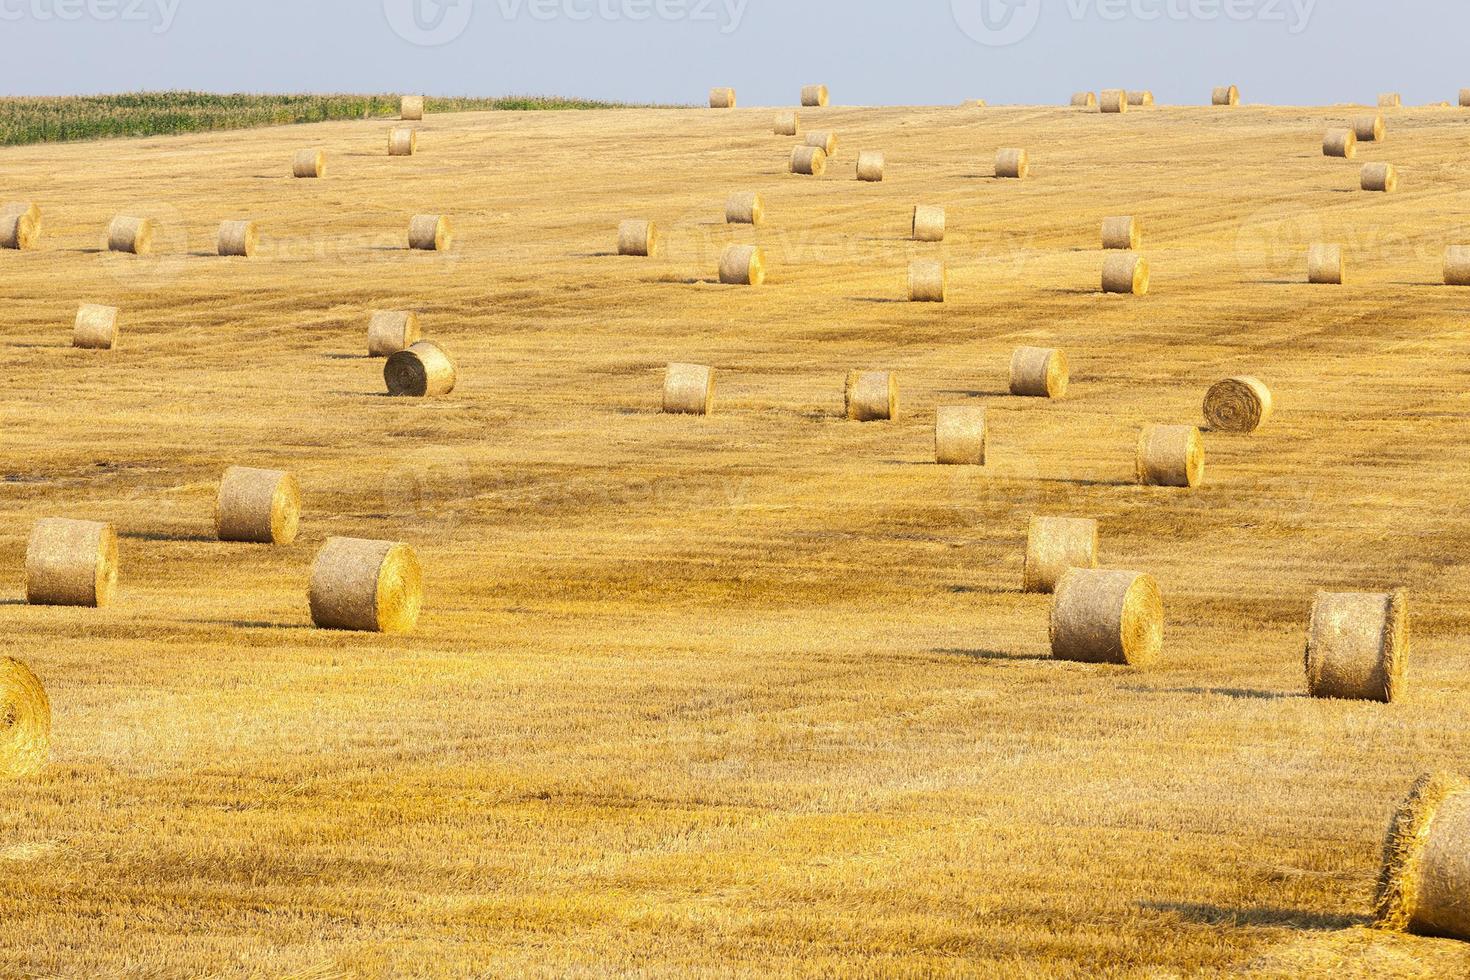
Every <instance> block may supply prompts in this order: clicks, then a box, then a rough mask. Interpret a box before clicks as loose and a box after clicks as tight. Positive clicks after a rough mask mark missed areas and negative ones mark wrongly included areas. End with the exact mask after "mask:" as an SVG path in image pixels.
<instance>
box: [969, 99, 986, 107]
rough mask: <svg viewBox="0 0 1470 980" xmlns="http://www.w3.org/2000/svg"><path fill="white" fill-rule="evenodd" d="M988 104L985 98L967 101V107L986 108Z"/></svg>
mask: <svg viewBox="0 0 1470 980" xmlns="http://www.w3.org/2000/svg"><path fill="white" fill-rule="evenodd" d="M986 105H988V103H987V102H986V101H985V100H984V99H971V100H970V101H968V102H966V103H965V107H966V108H969V109H984V108H985V107H986Z"/></svg>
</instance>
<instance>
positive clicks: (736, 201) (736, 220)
mask: <svg viewBox="0 0 1470 980" xmlns="http://www.w3.org/2000/svg"><path fill="white" fill-rule="evenodd" d="M765 220H766V202H765V199H764V198H762V197H761V196H760V194H759V192H757V191H741V192H739V193H736V194H731V195H730V199H729V200H728V201H726V202H725V223H726V224H731V225H759V224H764V223H765Z"/></svg>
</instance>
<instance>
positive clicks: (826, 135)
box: [804, 132, 837, 157]
mask: <svg viewBox="0 0 1470 980" xmlns="http://www.w3.org/2000/svg"><path fill="white" fill-rule="evenodd" d="M804 140H805V143H806V145H807V146H819V147H821V148H822V152H823V153H825V154H826V155H827V156H828V157H835V156H836V155H837V134H836V133H832V132H818V133H812V132H809V133H807V134H806V136H805V138H804Z"/></svg>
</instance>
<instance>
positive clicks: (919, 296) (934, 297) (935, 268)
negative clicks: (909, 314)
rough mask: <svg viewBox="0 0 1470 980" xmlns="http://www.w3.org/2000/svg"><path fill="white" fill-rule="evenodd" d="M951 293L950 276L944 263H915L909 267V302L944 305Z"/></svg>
mask: <svg viewBox="0 0 1470 980" xmlns="http://www.w3.org/2000/svg"><path fill="white" fill-rule="evenodd" d="M948 292H949V276H948V274H947V273H946V272H945V269H944V263H943V262H932V261H924V262H914V263H911V264H910V265H909V302H911V303H943V302H944V299H945V295H946V294H947V293H948Z"/></svg>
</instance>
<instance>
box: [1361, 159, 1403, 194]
mask: <svg viewBox="0 0 1470 980" xmlns="http://www.w3.org/2000/svg"><path fill="white" fill-rule="evenodd" d="M1362 186H1363V190H1365V191H1379V192H1382V193H1385V194H1392V193H1393V192H1394V191H1396V190H1398V187H1399V174H1398V171H1397V170H1395V169H1394V167H1393V164H1391V163H1365V164H1363V174H1362Z"/></svg>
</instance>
